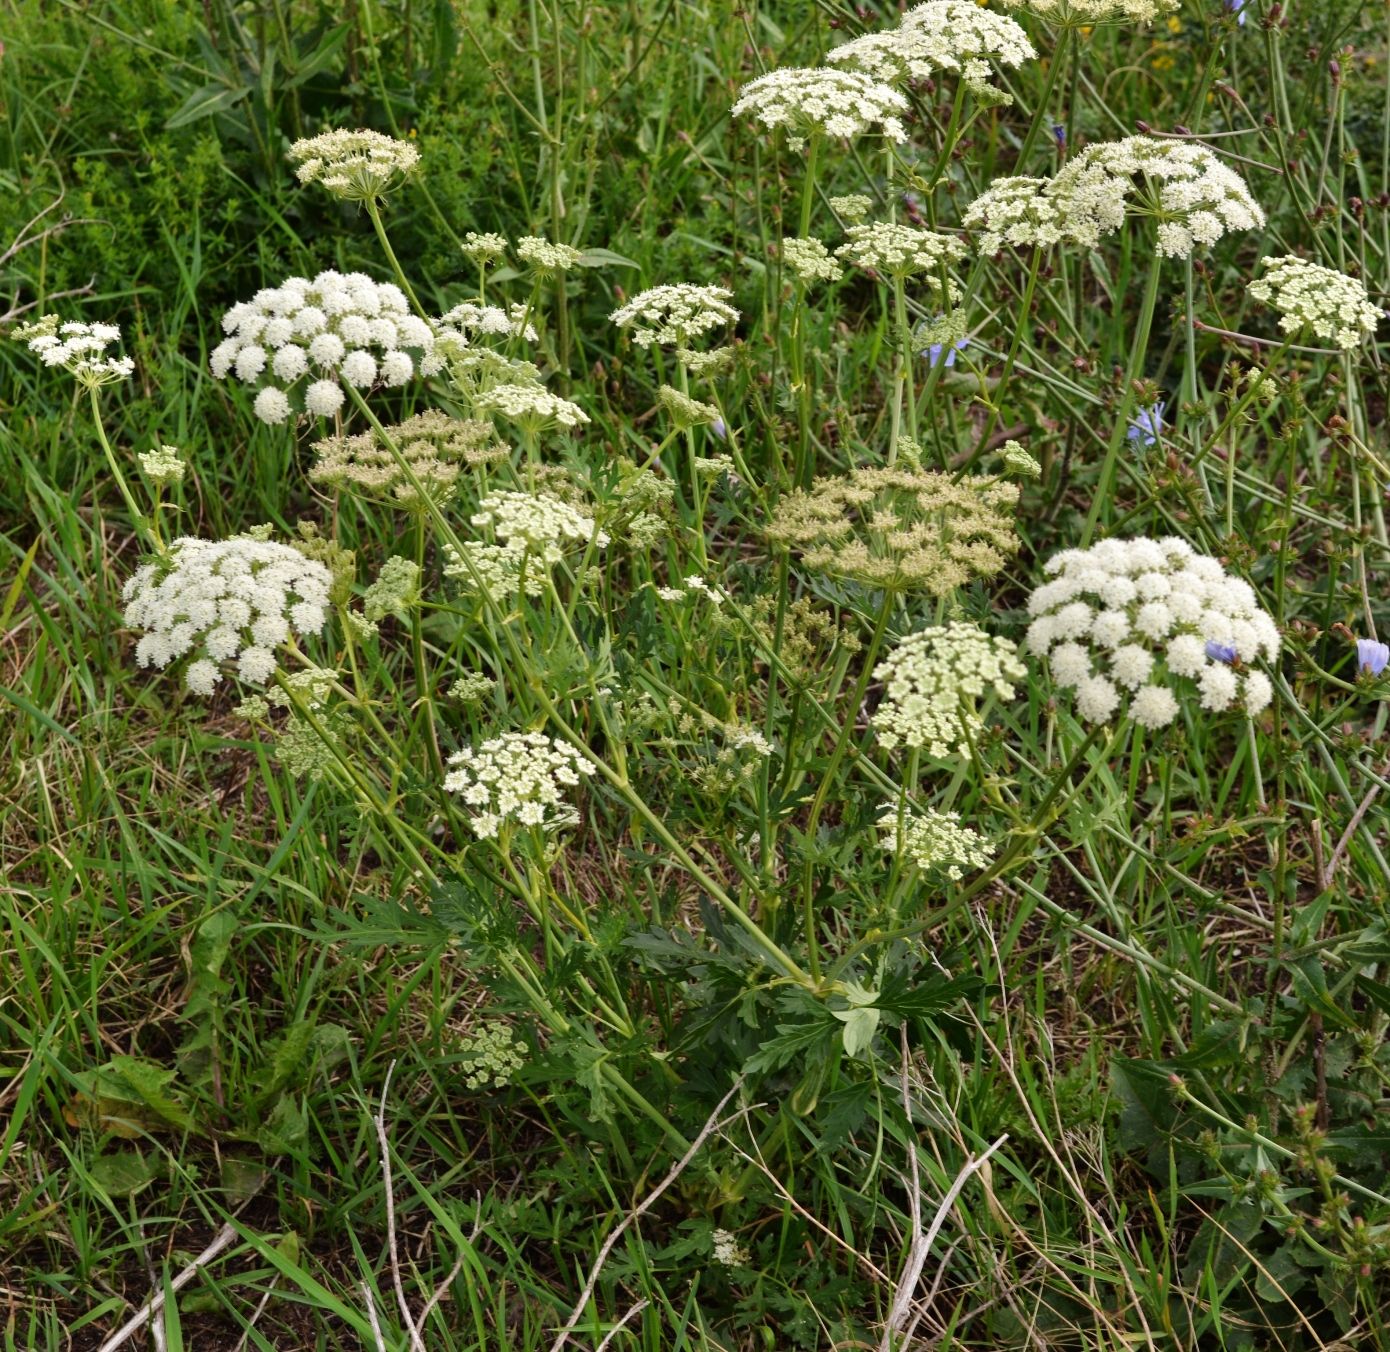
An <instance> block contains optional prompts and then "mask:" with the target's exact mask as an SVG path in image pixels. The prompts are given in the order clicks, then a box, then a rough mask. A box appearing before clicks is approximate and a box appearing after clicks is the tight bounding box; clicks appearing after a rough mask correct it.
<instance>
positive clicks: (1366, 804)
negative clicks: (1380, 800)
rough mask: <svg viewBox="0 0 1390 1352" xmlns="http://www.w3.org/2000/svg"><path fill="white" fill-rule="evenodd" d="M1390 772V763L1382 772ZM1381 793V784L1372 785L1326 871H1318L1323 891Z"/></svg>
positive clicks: (1329, 883) (1330, 882)
mask: <svg viewBox="0 0 1390 1352" xmlns="http://www.w3.org/2000/svg"><path fill="white" fill-rule="evenodd" d="M1387 771H1390V763H1387V765H1386V767H1385V768H1384V769H1382V770H1381V772H1380V773H1381V774H1382V775H1384V774H1386V773H1387ZM1379 792H1380V785H1379V784H1372V785H1371V791H1370V792H1369V793H1368V794H1367V795H1366V796H1365V797H1364V798H1363V799H1362V800H1361V806H1360V807H1358V808H1357V809H1356V811H1355V812H1354V813H1352V818H1351V820H1350V821H1349V822H1348V823H1347V829H1346V830H1345V831H1343V832H1342V838H1341V839H1340V840H1339V841H1338V842H1337V846H1336V848H1335V849H1334V850H1333V851H1332V858H1331V859H1329V860H1328V861H1327V868H1326V870H1322V869H1319V870H1318V882H1320V883H1321V884H1322V887H1323V891H1326V890H1327V889H1328V888H1329V887H1331V886H1332V880H1333V878H1334V876H1335V875H1336V873H1337V865H1338V864H1339V863H1341V861H1342V856H1343V855H1344V854H1345V853H1346V851H1347V846H1348V845H1350V844H1351V838H1352V836H1354V835H1355V834H1356V828H1357V827H1358V826H1360V825H1361V818H1362V817H1364V816H1365V815H1366V813H1367V812H1368V811H1369V810H1370V807H1371V804H1372V803H1374V802H1375V800H1376V794H1378V793H1379Z"/></svg>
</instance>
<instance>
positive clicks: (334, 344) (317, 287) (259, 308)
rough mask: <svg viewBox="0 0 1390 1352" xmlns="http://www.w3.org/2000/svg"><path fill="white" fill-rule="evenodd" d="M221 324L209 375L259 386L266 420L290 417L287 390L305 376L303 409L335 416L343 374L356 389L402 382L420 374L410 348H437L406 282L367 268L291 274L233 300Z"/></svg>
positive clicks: (262, 416)
mask: <svg viewBox="0 0 1390 1352" xmlns="http://www.w3.org/2000/svg"><path fill="white" fill-rule="evenodd" d="M222 328H223V330H224V332H225V333H226V334H227V337H226V339H225V340H224V341H223V342H220V343H219V344H218V345H217V346H216V347H215V348H213V350H212V357H211V360H210V362H209V366H210V367H211V370H212V374H213V376H214V377H215V378H216V379H218V380H223V379H225V378H226V377H227V376H228V375H235V376H236V377H237V379H238V380H242V381H245V382H246V383H247V384H248V385H260V386H261V391H260V393H259V394H258V395H257V396H256V405H255V407H256V415H257V417H259V418H260V419H261V420H262V421H264V422H267V423H282V422H284V421H285V420H286V419H287V418H289V417H290V415H291V413H292V412H293V408H292V406H291V404H290V399H289V395H288V394H287V393H286V391H288V390H290V389H291V388H293V387H294V386H296V385H297V384H298V383H299V382H300V381H301V380H307V381H308V384H307V385H306V387H305V390H304V411H305V412H306V413H311V414H314V415H316V416H318V417H325V418H326V417H331V416H332V415H333V414H334V413H336V412H337V411H338V410H339V409H340V408H342V406H343V402H344V398H345V396H344V394H343V389H342V385H341V384H339V381H340V380H341V381H343V382H346V383H347V384H349V385H353V386H356V387H357V388H359V389H365V388H367V387H368V386H371V385H375V384H378V383H380V384H382V385H403V384H404V383H405V382H406V381H407V380H409V379H410V377H411V376H412V375H414V374H415V369H416V367H415V359H414V357H412V355H411V353H412V352H419V353H428V352H430V351H431V350H432V349H433V347H434V334H433V333H432V332H431V331H430V327H429V325H428V324H426V323H425V321H424V320H423V319H420V318H418V317H417V316H416V315H413V314H411V313H410V307H409V305H408V304H407V302H406V298H405V296H404V294H403V293H402V292H401V289H400V288H399V287H397V286H394V285H392V284H391V283H390V282H376V281H373V280H372V279H371V278H370V277H368V276H367V275H366V274H365V273H362V272H348V273H342V272H333V271H328V272H321V273H319V275H318V276H317V277H315V278H314V279H313V281H307V280H305V279H304V278H303V277H291V278H290V279H289V280H288V281H286V282H283V283H282V284H281V285H280V286H275V287H267V288H266V289H265V290H263V291H258V292H257V293H256V294H255V295H254V296H253V297H252V298H251V299H250V300H249V301H242V302H240V303H239V304H236V305H234V306H232V308H231V309H230V310H228V311H227V313H226V314H225V315H223V316H222Z"/></svg>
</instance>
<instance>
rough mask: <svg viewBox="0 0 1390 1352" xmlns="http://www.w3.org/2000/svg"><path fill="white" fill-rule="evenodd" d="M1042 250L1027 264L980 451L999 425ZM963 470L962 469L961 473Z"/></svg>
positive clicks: (1026, 321) (944, 357) (1021, 338)
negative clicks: (1020, 302) (1020, 309)
mask: <svg viewBox="0 0 1390 1352" xmlns="http://www.w3.org/2000/svg"><path fill="white" fill-rule="evenodd" d="M1042 255H1043V251H1042V250H1041V249H1040V248H1038V247H1036V246H1035V247H1034V249H1033V257H1032V259H1031V260H1030V261H1029V264H1028V280H1027V282H1026V283H1025V284H1024V288H1023V312H1022V314H1020V315H1019V316H1018V318H1017V319H1016V320H1014V321H1012V322H1013V325H1014V336H1013V340H1012V342H1010V344H1009V353H1008V356H1006V357H1005V358H1004V369H1003V371H1002V372H1001V373H1000V376H999V384H998V386H997V387H996V388H995V391H994V397H993V399H992V400H991V406H990V410H989V418H988V420H987V421H986V422H985V430H984V431H983V432H982V433H981V434H980V440H979V443H978V444H979V446H980V449H981V451H983V449H984V448H985V447H986V446H987V445H988V444H989V439H990V437H991V436H992V435H993V434H994V429H995V428H996V427H997V426H998V425H999V419H1000V414H1001V412H1002V410H1003V407H1004V391H1005V390H1007V389H1008V388H1009V381H1010V379H1011V378H1012V377H1013V373H1014V363H1015V362H1016V361H1017V360H1018V352H1019V348H1020V347H1022V345H1023V334H1024V331H1025V330H1026V329H1027V327H1028V321H1029V320H1030V319H1031V318H1032V315H1033V297H1034V295H1035V293H1036V292H1037V289H1038V272H1039V271H1040V270H1041V267H1042ZM941 357H942V360H943V361H944V360H945V359H946V354H945V353H944V352H943V353H942V354H941ZM963 472H964V471H962V473H963Z"/></svg>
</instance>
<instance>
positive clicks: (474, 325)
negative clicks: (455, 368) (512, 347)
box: [420, 300, 540, 376]
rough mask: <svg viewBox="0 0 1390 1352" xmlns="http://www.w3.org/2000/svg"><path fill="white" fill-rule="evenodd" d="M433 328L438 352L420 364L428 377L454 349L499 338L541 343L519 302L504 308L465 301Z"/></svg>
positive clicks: (441, 316)
mask: <svg viewBox="0 0 1390 1352" xmlns="http://www.w3.org/2000/svg"><path fill="white" fill-rule="evenodd" d="M430 327H431V328H432V329H433V330H434V340H435V350H434V351H433V352H432V353H431V354H430V355H429V356H427V357H426V358H425V359H424V361H422V362H421V363H420V373H421V374H422V375H427V376H432V375H434V374H435V373H436V372H437V371H439V370H442V369H443V366H444V361H443V358H444V357H445V356H453V355H454V352H453V350H452V349H453V348H454V347H456V348H459V349H462V348H466V347H470V346H472V345H473V344H474V343H479V342H489V341H492V340H494V339H498V338H502V339H513V338H524V339H525V340H526V341H527V342H528V343H535V342H538V341H539V340H540V335H539V334H538V333H537V332H536V330H535V327H534V325H532V324H531V323H530V321H529V320H528V319H527V318H526V306H524V305H522V304H520V303H519V302H518V303H515V304H512V305H509V306H507V307H506V308H505V309H504V308H503V307H502V306H500V305H479V304H478V303H477V302H476V301H471V300H466V301H464V302H463V304H461V305H455V306H454V308H453V309H452V310H449V311H446V312H445V313H444V314H442V315H440V316H439V318H438V319H436V320H435V321H434V322H433V324H432V325H431V326H430ZM451 345H452V346H451Z"/></svg>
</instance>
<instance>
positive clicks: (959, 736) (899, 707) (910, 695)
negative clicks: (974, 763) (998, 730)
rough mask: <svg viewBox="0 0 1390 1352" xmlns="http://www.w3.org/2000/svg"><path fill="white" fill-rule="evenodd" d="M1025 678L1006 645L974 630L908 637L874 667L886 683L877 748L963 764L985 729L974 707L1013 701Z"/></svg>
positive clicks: (877, 718)
mask: <svg viewBox="0 0 1390 1352" xmlns="http://www.w3.org/2000/svg"><path fill="white" fill-rule="evenodd" d="M1027 675H1028V669H1027V668H1026V667H1025V666H1024V665H1023V663H1022V662H1020V661H1019V660H1018V654H1017V652H1016V651H1015V650H1014V646H1013V644H1012V643H1009V642H1008V641H1007V640H1006V639H1002V638H996V637H992V636H991V635H989V634H987V633H985V631H984V630H983V629H981V628H979V627H978V626H976V625H973V624H966V623H964V622H962V621H959V620H953V621H952V622H951V623H950V624H947V625H936V626H933V627H932V628H929V629H922V630H919V631H918V632H917V633H915V634H909V635H908V636H907V637H906V638H905V639H903V641H902V642H901V643H899V644H898V646H897V647H896V648H895V649H894V650H893V651H892V652H891V653H889V655H888V656H887V657H886V658H884V660H883V661H882V662H880V663H879V665H878V666H877V667H875V668H874V677H875V678H876V679H877V680H880V681H883V682H884V683H885V685H884V692H883V699H882V701H881V702H880V703H879V706H878V708H877V709H876V710H875V711H874V716H873V725H874V731H875V733H876V734H877V736H878V740H879V744H880V745H881V746H882V747H883V748H884V749H885V750H889V751H891V750H892V749H893V748H894V747H895V746H900V745H901V746H906V747H911V748H914V749H920V750H923V751H925V752H926V753H927V754H928V755H929V756H934V757H935V758H936V759H937V760H945V759H948V758H950V757H953V756H956V755H960V756H965V757H967V758H968V757H969V756H970V754H971V751H970V745H971V743H972V742H974V741H975V740H976V739H977V738H978V736H979V733H980V732H981V731H982V730H983V728H984V722H983V720H982V719H981V717H980V710H979V702H980V701H981V700H982V699H984V698H985V697H986V696H987V695H991V694H992V695H993V696H994V697H995V698H996V699H998V700H1000V701H1003V702H1008V701H1011V700H1012V699H1013V698H1014V695H1015V693H1016V691H1015V688H1014V682H1016V681H1021V680H1023V679H1024V678H1025V677H1026V676H1027Z"/></svg>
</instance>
